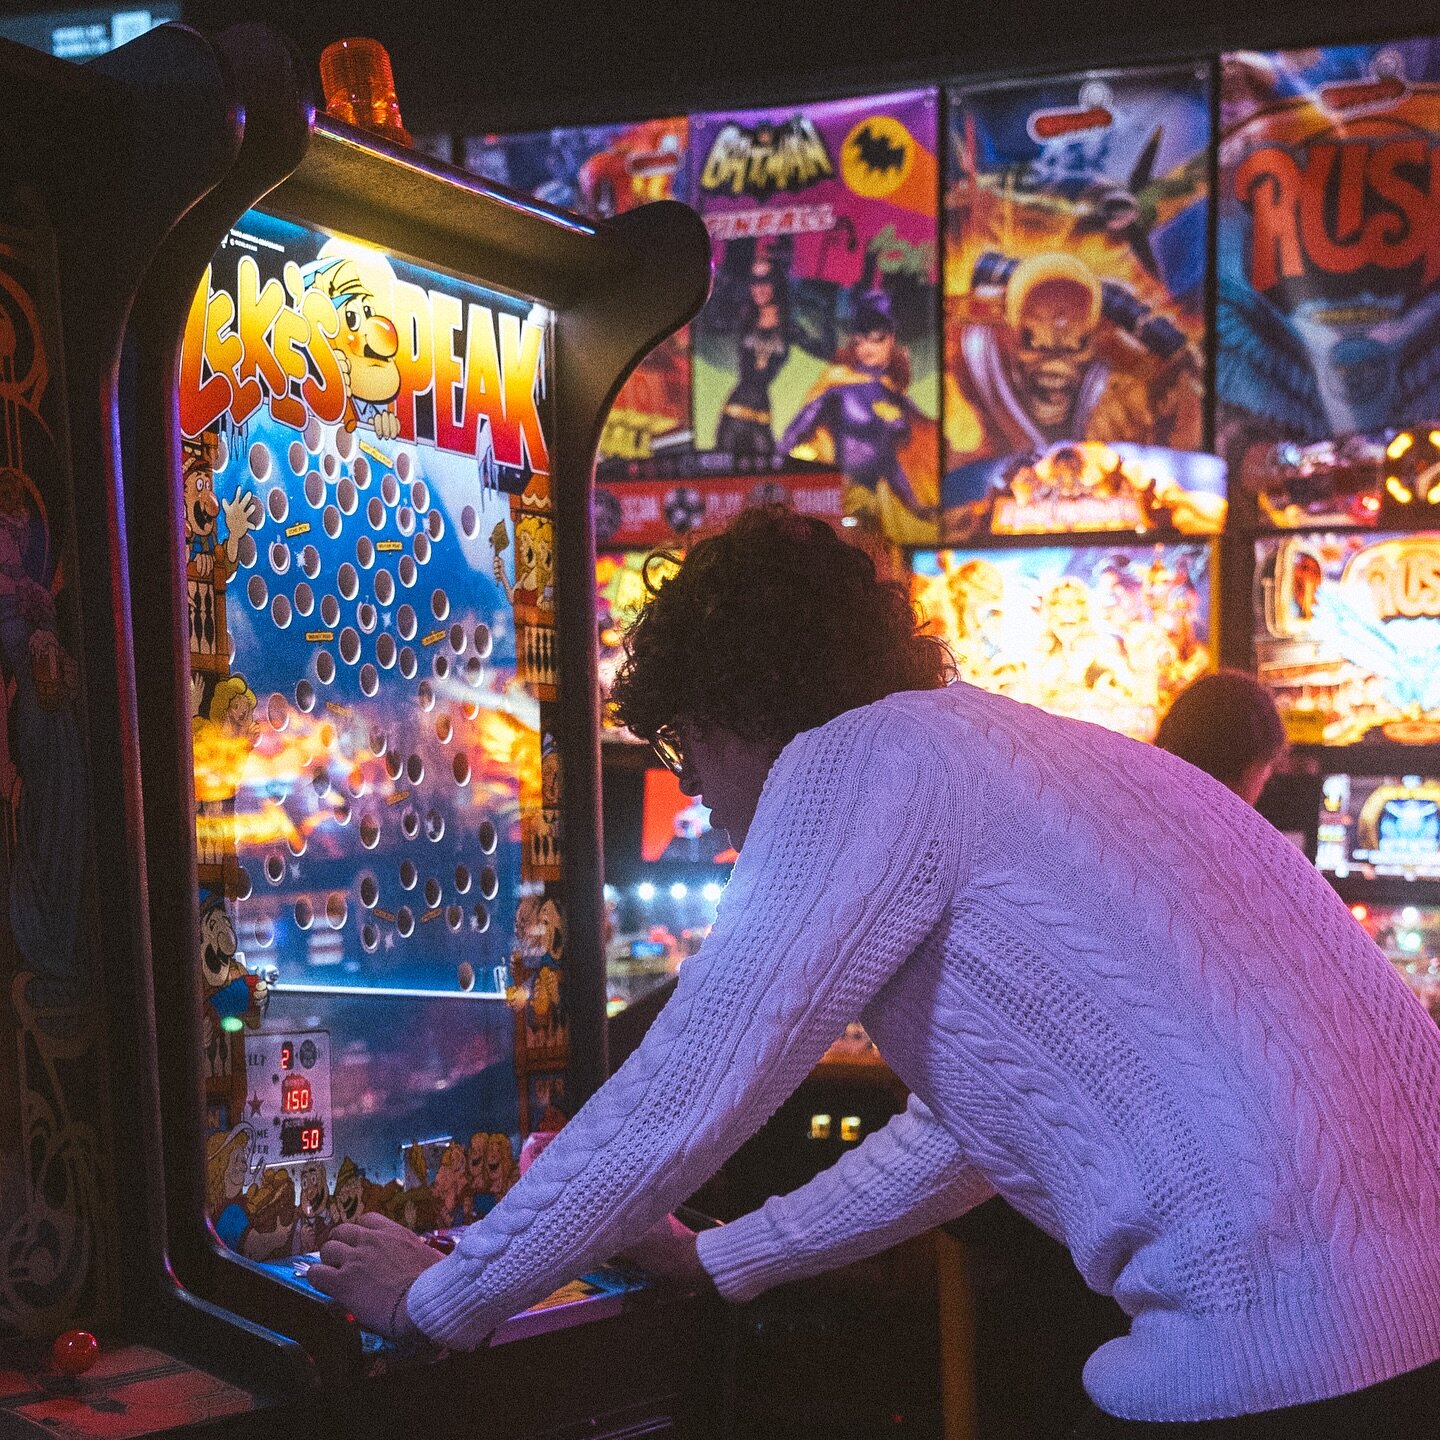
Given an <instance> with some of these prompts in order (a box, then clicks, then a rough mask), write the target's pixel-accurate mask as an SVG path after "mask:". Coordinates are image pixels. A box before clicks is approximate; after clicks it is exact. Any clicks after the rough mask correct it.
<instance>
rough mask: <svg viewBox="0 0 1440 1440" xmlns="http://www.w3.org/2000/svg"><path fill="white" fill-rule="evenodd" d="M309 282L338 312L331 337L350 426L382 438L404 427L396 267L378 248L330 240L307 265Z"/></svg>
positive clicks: (391, 436) (346, 424) (346, 421)
mask: <svg viewBox="0 0 1440 1440" xmlns="http://www.w3.org/2000/svg"><path fill="white" fill-rule="evenodd" d="M308 288H309V289H312V290H317V291H319V293H320V294H322V295H323V296H324V297H325V298H326V299H327V300H329V301H330V303H331V304H332V305H333V306H334V307H335V311H336V314H338V315H339V317H340V329H339V333H338V334H337V335H336V336H335V338H334V340H332V341H331V345H332V347H333V348H334V351H335V359H336V360H337V361H338V362H339V365H340V373H341V374H342V376H343V377H344V381H345V395H346V403H345V414H344V418H343V421H342V424H343V427H344V429H345V430H347V431H354V430H356V429H357V428H358V427H360V426H365V427H366V428H368V429H370V430H373V431H374V432H375V435H376V437H377V438H378V439H381V440H393V439H394V438H395V437H396V436H397V435H399V433H400V416H399V415H398V414H397V413H396V409H395V404H394V402H395V397H396V396H397V395H399V393H400V366H399V364H398V362H397V356H398V355H399V352H400V334H399V331H398V330H397V329H396V326H395V321H394V319H392V318H391V317H392V316H393V314H394V289H395V272H394V271H393V270H392V269H391V266H390V262H389V261H388V260H386V258H385V257H384V256H383V255H381V254H380V253H379V252H378V251H374V250H369V249H362V248H361V247H358V246H346V245H344V244H342V242H340V241H337V240H332V241H330V242H329V243H327V244H326V245H324V246H322V247H321V250H320V256H319V259H318V260H317V261H315V263H314V264H313V265H311V266H310V267H309V275H308Z"/></svg>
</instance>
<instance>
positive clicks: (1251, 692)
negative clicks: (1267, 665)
mask: <svg viewBox="0 0 1440 1440" xmlns="http://www.w3.org/2000/svg"><path fill="white" fill-rule="evenodd" d="M1155 744H1156V745H1157V746H1159V748H1160V749H1161V750H1168V751H1169V752H1170V753H1171V754H1172V755H1178V756H1179V757H1180V758H1181V759H1182V760H1188V761H1189V762H1190V763H1191V764H1192V765H1194V766H1195V767H1196V768H1197V769H1200V770H1203V771H1204V772H1205V773H1206V774H1207V775H1213V776H1214V777H1215V779H1217V780H1219V781H1220V782H1221V783H1222V784H1224V785H1232V786H1233V785H1235V784H1236V783H1238V781H1239V780H1240V778H1241V777H1242V776H1243V775H1244V774H1245V771H1246V770H1247V769H1248V768H1249V767H1250V766H1251V765H1254V764H1257V763H1258V764H1268V763H1270V762H1271V761H1274V760H1276V759H1277V758H1278V757H1279V756H1280V754H1281V752H1282V751H1283V750H1284V749H1285V724H1284V722H1283V721H1282V720H1281V718H1280V712H1279V711H1278V710H1277V709H1276V708H1275V701H1274V700H1273V699H1272V698H1271V695H1270V692H1269V691H1268V690H1267V689H1266V688H1265V687H1264V686H1263V685H1262V684H1260V682H1259V681H1258V680H1256V679H1254V678H1252V677H1251V676H1249V675H1246V674H1245V673H1244V672H1243V671H1240V670H1217V671H1215V673H1214V674H1212V675H1202V676H1201V677H1200V678H1199V679H1198V680H1196V681H1195V683H1194V684H1193V685H1191V686H1190V687H1189V688H1188V689H1187V690H1182V691H1181V692H1180V694H1179V695H1177V696H1176V697H1175V700H1174V703H1173V704H1172V705H1171V706H1170V709H1169V710H1168V711H1167V712H1166V714H1165V718H1164V719H1163V720H1162V721H1161V722H1160V729H1159V730H1158V731H1157V732H1156V735H1155Z"/></svg>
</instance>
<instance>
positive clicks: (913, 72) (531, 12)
mask: <svg viewBox="0 0 1440 1440" xmlns="http://www.w3.org/2000/svg"><path fill="white" fill-rule="evenodd" d="M184 8H185V14H186V17H187V19H188V20H189V21H190V23H192V24H195V25H197V26H198V27H200V28H201V29H205V30H218V29H224V28H225V26H226V25H229V24H233V23H235V22H237V21H240V20H261V21H265V22H266V23H269V24H271V25H274V26H275V27H276V28H278V29H280V30H283V31H285V32H286V33H287V34H289V35H290V36H291V37H292V39H294V40H295V42H296V43H297V44H298V45H299V46H300V47H301V49H302V50H304V51H305V52H306V53H307V54H309V55H310V56H311V58H312V59H313V58H315V57H317V56H318V55H319V52H320V50H321V48H322V47H323V46H324V44H325V43H326V42H327V41H329V40H332V39H335V38H337V37H340V36H343V35H356V34H367V35H373V36H374V37H375V38H377V39H379V40H381V41H383V42H384V43H385V44H386V45H387V46H388V47H389V49H390V52H391V55H392V56H393V58H394V62H395V74H396V84H397V88H398V90H399V93H400V100H401V105H402V109H403V111H404V115H405V119H406V123H407V124H408V125H409V126H410V127H411V129H413V130H417V131H423V130H444V129H457V130H461V129H463V130H467V131H472V132H473V131H479V130H516V129H528V128H535V127H539V126H543V125H547V124H552V123H574V122H584V121H603V120H622V119H629V118H634V117H638V116H642V115H659V114H664V113H666V112H668V111H671V110H676V109H679V110H685V109H692V110H694V109H703V108H706V107H707V106H708V105H711V104H735V103H741V102H747V101H753V102H764V101H771V100H778V99H780V98H791V97H793V98H797V99H800V98H812V97H816V96H820V95H826V94H843V93H846V92H851V93H853V92H856V91H860V90H864V89H874V88H876V87H877V86H878V87H884V86H890V85H894V84H899V83H905V82H908V81H912V80H937V79H942V78H947V77H950V76H959V75H966V74H976V73H986V72H1003V71H1017V70H1034V69H1047V68H1055V67H1071V66H1075V65H1095V64H1106V63H1119V62H1127V63H1128V62H1134V61H1136V60H1143V59H1149V58H1164V57H1169V56H1176V55H1185V54H1197V53H1200V54H1204V53H1209V52H1212V51H1215V50H1218V49H1222V48H1265V47H1272V46H1281V45H1286V46H1299V45H1305V44H1321V43H1326V42H1331V43H1333V42H1335V41H1337V40H1345V39H1355V40H1360V39H1372V38H1382V37H1385V36H1391V35H1398V34H1404V33H1407V32H1414V31H1417V30H1419V31H1423V30H1424V29H1425V28H1426V21H1425V19H1424V15H1425V12H1426V11H1427V10H1431V6H1430V5H1428V4H1421V5H1416V4H1414V0H1330V3H1316V0H1265V3H1263V4H1254V3H1252V4H1249V5H1246V4H1244V3H1242V0H1089V3H1085V0H1070V3H1067V0H1014V3H1011V4H1008V5H1007V4H1004V3H993V0H989V3H987V0H970V3H964V0H949V3H942V0H898V3H892V4H889V5H885V4H877V3H874V0H811V3H796V0H771V3H769V4H765V3H760V0H730V3H722V0H651V3H649V4H646V3H643V0H570V3H566V0H518V3H511V4H494V3H491V4H484V3H477V4H462V3H458V0H411V3H403V0H401V3H389V4H381V3H377V0H351V3H347V4H340V3H335V0H318V3H311V4H300V3H295V0H291V3H284V4H282V3H278V0H185V7H184ZM1436 23H1437V17H1436V16H1435V15H1434V14H1433V13H1432V14H1431V18H1430V21H1429V24H1430V26H1432V27H1433V26H1434V25H1435V24H1436Z"/></svg>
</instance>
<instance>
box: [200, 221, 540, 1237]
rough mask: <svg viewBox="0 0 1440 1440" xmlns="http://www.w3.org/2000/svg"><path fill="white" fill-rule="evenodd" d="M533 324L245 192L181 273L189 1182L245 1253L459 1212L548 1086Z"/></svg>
mask: <svg viewBox="0 0 1440 1440" xmlns="http://www.w3.org/2000/svg"><path fill="white" fill-rule="evenodd" d="M550 327H551V316H550V314H549V313H548V312H547V311H545V310H544V309H543V308H542V307H540V306H538V305H536V304H533V303H532V302H530V301H528V300H525V299H522V298H519V297H515V296H510V295H504V294H500V293H498V292H495V291H492V290H489V289H485V288H481V287H479V286H476V285H474V284H470V283H467V282H463V281H460V280H456V279H453V278H451V277H448V276H443V275H439V274H436V273H434V272H431V271H428V270H423V269H421V268H419V267H417V266H414V265H411V264H408V263H406V262H404V261H402V260H399V259H397V258H394V257H391V256H388V255H385V254H382V253H381V252H379V251H377V250H374V249H372V248H370V247H367V246H364V245H361V244H358V243H355V242H351V241H348V240H344V239H341V238H337V237H332V236H328V235H325V234H322V233H320V232H318V231H316V230H314V229H311V228H307V227H305V226H301V225H297V224H293V223H290V222H288V221H285V220H281V219H277V218H275V217H273V216H268V215H264V214H261V213H258V212H252V213H250V214H248V215H246V216H245V217H244V218H243V219H242V221H241V222H240V223H239V224H238V225H237V226H236V227H235V228H234V229H233V230H232V231H231V232H230V234H229V236H228V237H227V239H226V241H225V242H224V244H223V245H222V246H221V248H220V250H219V251H218V252H217V254H216V256H215V258H214V261H213V263H212V265H211V267H210V269H209V271H208V272H207V275H206V277H205V280H204V283H203V284H202V285H201V287H200V290H199V292H198V293H197V295H196V297H195V302H194V306H193V308H192V312H191V315H190V323H189V325H188V327H187V330H186V336H185V345H184V353H183V363H182V384H181V396H180V414H181V422H182V430H183V432H184V475H185V491H184V506H185V513H184V526H185V541H186V578H187V586H188V592H189V624H190V653H191V674H192V679H191V695H190V698H191V711H192V729H193V745H194V773H195V799H196V844H197V853H198V861H199V881H200V893H199V896H198V903H199V914H200V932H201V953H200V955H199V956H198V957H197V959H198V963H199V965H200V968H201V974H202V980H203V988H204V994H205V1022H206V1023H205V1031H206V1033H205V1057H204V1062H205V1073H206V1098H207V1105H208V1109H209V1116H210V1138H209V1152H208V1156H207V1158H208V1162H209V1182H210V1184H209V1207H208V1208H209V1211H210V1215H211V1218H212V1220H213V1221H214V1222H215V1224H216V1227H217V1230H218V1231H219V1233H220V1235H221V1237H222V1239H224V1240H225V1241H226V1243H227V1244H230V1245H231V1246H233V1247H234V1248H236V1249H238V1250H240V1251H242V1252H243V1253H244V1254H246V1255H249V1256H250V1257H251V1258H254V1259H274V1258H277V1257H280V1256H284V1255H288V1254H294V1253H302V1252H305V1251H310V1250H313V1249H315V1248H316V1246H317V1245H318V1244H319V1243H320V1241H321V1240H322V1239H323V1238H324V1235H325V1233H326V1232H327V1228H328V1227H329V1226H331V1225H333V1224H335V1223H338V1221H339V1220H340V1219H343V1218H348V1217H352V1216H353V1215H354V1214H356V1213H359V1212H360V1211H362V1210H382V1211H384V1212H385V1213H387V1214H389V1215H391V1216H392V1218H394V1219H397V1220H400V1221H402V1222H403V1223H407V1224H410V1225H412V1226H415V1227H418V1228H422V1229H425V1228H432V1227H434V1226H437V1225H446V1224H451V1223H458V1222H460V1221H463V1220H466V1219H470V1218H473V1217H474V1216H475V1215H477V1214H480V1213H483V1211H484V1209H485V1208H488V1206H489V1205H490V1204H493V1203H494V1201H495V1200H496V1199H497V1198H498V1197H499V1195H500V1194H503V1193H504V1190H505V1189H506V1188H507V1187H508V1185H509V1183H510V1182H511V1181H512V1180H513V1178H514V1174H515V1168H516V1167H515V1149H516V1146H517V1145H518V1142H519V1139H520V1137H521V1136H522V1135H523V1134H525V1133H526V1132H527V1131H529V1130H530V1129H532V1128H535V1127H536V1126H537V1125H539V1124H540V1123H541V1122H542V1120H544V1117H545V1116H546V1112H547V1110H549V1109H551V1108H552V1107H555V1106H557V1105H558V1104H560V1103H563V1089H564V1069H565V1065H566V1063H567V1059H568V1051H567V1045H566V1028H565V1021H564V1009H563V1002H562V971H561V957H562V946H563V934H564V921H563V911H562V897H561V895H560V892H559V881H560V878H561V835H560V825H559V806H560V786H561V771H560V757H559V754H558V750H557V747H556V744H555V742H554V740H553V730H552V725H551V715H552V710H553V706H554V705H555V703H556V701H557V699H558V692H557V687H556V675H555V662H554V628H553V627H554V607H553V578H552V577H553V566H552V548H553V547H552V542H553V529H552V514H551V508H550V497H549V487H548V471H549V460H548V442H547V432H548V430H549V423H548V412H549V406H548V392H549V376H548V366H549V353H550ZM507 1001H508V1003H505V1002H507ZM558 1121H559V1112H558V1111H556V1113H555V1114H553V1115H551V1116H550V1119H549V1120H548V1121H546V1122H545V1123H547V1124H551V1125H553V1124H555V1123H558Z"/></svg>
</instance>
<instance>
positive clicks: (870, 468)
mask: <svg viewBox="0 0 1440 1440" xmlns="http://www.w3.org/2000/svg"><path fill="white" fill-rule="evenodd" d="M847 323H848V326H849V328H850V331H851V337H850V339H849V341H848V342H847V343H845V344H844V345H842V346H841V347H840V349H839V350H838V351H837V352H836V355H835V362H834V364H832V365H831V366H829V368H827V369H826V370H825V372H824V373H823V374H822V375H821V377H820V379H819V380H818V381H816V383H815V385H814V387H813V388H812V389H811V392H810V394H809V396H808V397H807V399H806V401H805V404H804V405H802V406H801V408H800V410H799V412H798V413H797V414H796V416H795V418H794V419H793V420H791V422H790V424H789V425H788V426H787V427H786V430H785V434H784V435H783V436H782V437H781V441H780V448H781V450H782V451H783V452H784V453H785V454H786V455H791V456H794V457H795V458H797V459H801V460H818V461H820V462H822V463H824V464H827V465H834V466H836V467H838V468H839V469H840V470H841V471H842V472H843V474H844V476H845V480H846V484H847V491H846V496H845V511H846V514H847V515H849V516H851V517H857V518H858V517H860V516H862V515H866V514H873V515H874V516H875V517H876V518H877V520H878V523H879V528H880V529H882V530H883V531H884V533H885V534H887V535H889V536H890V537H891V538H892V539H893V540H895V541H896V542H897V543H902V544H905V543H909V544H916V543H923V542H924V541H926V540H928V539H931V538H932V537H933V535H934V527H935V519H934V506H933V505H927V503H926V502H925V501H924V500H922V499H921V497H920V496H919V495H918V494H917V493H916V491H915V489H914V488H913V487H912V485H911V483H910V478H909V476H910V470H911V468H912V467H913V466H914V465H915V463H916V459H917V456H918V457H928V455H929V454H930V453H931V451H932V450H933V447H934V445H935V443H936V442H935V434H936V431H935V424H934V421H933V420H932V419H931V417H929V416H927V415H925V414H924V412H923V411H922V410H921V409H920V407H919V406H918V405H916V403H915V402H914V400H912V399H911V398H910V395H909V388H910V360H909V356H908V354H907V353H906V350H905V347H904V346H903V345H901V344H900V342H899V340H898V339H897V337H896V330H895V318H894V314H893V310H892V306H891V303H890V297H889V296H888V295H887V294H886V292H885V291H884V290H880V289H865V290H863V291H862V293H861V294H860V296H859V298H858V300H856V302H855V304H854V306H853V308H852V309H851V311H850V313H849V316H848V321H847ZM920 464H921V467H922V468H923V458H921V460H920Z"/></svg>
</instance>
